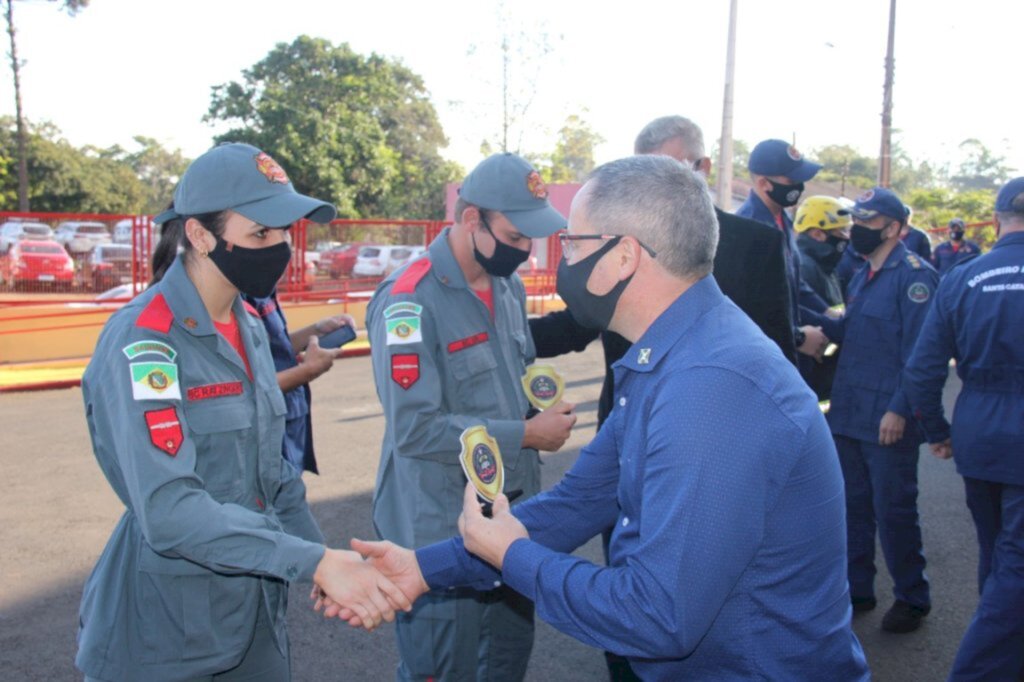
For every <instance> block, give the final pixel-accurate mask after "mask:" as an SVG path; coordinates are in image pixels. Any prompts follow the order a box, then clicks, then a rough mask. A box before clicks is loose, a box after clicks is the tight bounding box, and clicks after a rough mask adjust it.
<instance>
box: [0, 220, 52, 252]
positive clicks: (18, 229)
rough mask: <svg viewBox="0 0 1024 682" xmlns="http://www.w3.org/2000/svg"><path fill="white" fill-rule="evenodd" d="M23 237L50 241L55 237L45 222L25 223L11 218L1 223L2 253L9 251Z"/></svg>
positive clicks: (0, 244) (0, 249) (0, 247)
mask: <svg viewBox="0 0 1024 682" xmlns="http://www.w3.org/2000/svg"><path fill="white" fill-rule="evenodd" d="M22 239H33V240H36V241H48V240H50V239H53V230H51V229H50V226H49V225H45V224H43V223H24V222H21V221H20V220H10V221H8V222H6V223H4V224H3V225H0V254H2V253H7V252H8V251H9V250H10V248H11V247H12V246H14V245H15V244H16V243H18V241H20V240H22Z"/></svg>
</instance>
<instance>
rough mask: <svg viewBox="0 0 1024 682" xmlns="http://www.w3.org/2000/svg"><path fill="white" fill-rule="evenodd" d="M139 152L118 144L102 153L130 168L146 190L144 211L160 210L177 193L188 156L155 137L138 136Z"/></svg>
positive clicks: (187, 162)
mask: <svg viewBox="0 0 1024 682" xmlns="http://www.w3.org/2000/svg"><path fill="white" fill-rule="evenodd" d="M133 139H134V140H135V143H136V144H137V145H139V147H140V148H139V149H138V150H136V151H127V150H125V149H122V148H121V147H119V146H114V147H111V148H110V149H107V150H104V151H103V152H102V153H101V156H104V157H106V158H109V159H113V160H115V161H118V162H120V163H123V164H125V165H126V166H127V167H129V168H130V169H131V170H132V172H133V173H134V174H135V176H136V177H137V178H138V180H139V181H140V182H141V183H142V185H143V186H144V188H145V190H146V197H145V203H144V206H143V212H144V213H147V214H153V213H159V212H160V211H162V210H164V209H165V208H167V204H168V202H169V201H170V200H171V197H172V195H173V194H174V187H175V185H177V184H178V179H179V178H181V176H182V174H183V173H184V172H185V169H186V168H188V164H189V159H187V158H185V156H183V155H182V153H181V150H180V149H175V150H173V151H171V150H168V149H164V147H163V146H162V145H161V144H160V143H159V142H157V141H156V140H155V139H153V138H152V137H146V136H145V135H136V136H135V137H134V138H133Z"/></svg>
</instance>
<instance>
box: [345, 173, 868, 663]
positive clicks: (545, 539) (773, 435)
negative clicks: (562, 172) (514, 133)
mask: <svg viewBox="0 0 1024 682" xmlns="http://www.w3.org/2000/svg"><path fill="white" fill-rule="evenodd" d="M717 239H718V227H717V222H716V219H715V213H714V208H713V206H712V204H711V199H710V196H709V195H708V192H707V188H706V186H705V184H704V181H703V179H701V178H700V176H699V175H697V174H696V173H694V172H693V171H692V170H691V169H689V168H686V167H685V166H684V165H682V164H680V163H679V162H677V161H675V160H673V159H671V158H668V157H665V156H636V157H630V158H626V159H622V160H619V161H615V162H612V163H609V164H606V165H604V166H602V167H600V168H598V169H597V170H595V171H594V173H593V175H592V177H591V179H590V180H589V181H588V182H587V184H586V185H585V186H584V187H583V188H582V189H581V190H580V192H579V194H577V196H576V198H575V199H574V201H573V206H572V212H571V214H570V218H569V228H568V233H567V234H566V235H565V236H564V238H563V255H564V257H565V259H564V260H563V261H562V262H561V263H560V265H559V273H558V291H559V294H560V295H561V296H562V298H563V299H565V301H566V303H567V304H568V306H569V307H570V309H572V311H573V315H574V316H582V317H583V318H584V319H582V320H580V322H581V323H586V324H588V325H592V326H595V327H597V328H602V329H610V330H612V331H615V332H617V333H619V334H621V335H622V336H624V337H625V338H626V339H628V340H629V341H630V342H632V346H631V348H630V349H629V351H628V352H627V353H626V355H625V356H624V357H623V358H622V359H621V360H619V361H618V362H616V363H615V365H614V367H613V369H614V372H615V389H616V390H615V407H614V409H613V410H612V413H611V415H610V416H609V418H608V420H607V421H606V422H605V424H604V425H603V426H602V428H601V430H600V431H599V432H598V435H597V436H596V438H595V439H594V441H593V442H591V443H590V444H589V445H588V446H587V447H585V448H584V449H583V451H582V452H581V453H580V456H579V459H578V460H577V461H576V464H575V465H574V466H573V467H572V469H571V470H570V471H569V472H568V473H567V474H566V476H565V478H563V479H562V481H561V482H560V483H559V484H558V485H557V486H555V487H554V488H553V489H551V490H550V491H547V492H544V493H541V494H540V495H537V496H536V497H534V498H531V499H529V500H527V501H525V502H522V503H521V504H518V505H516V506H515V507H514V508H512V509H510V508H509V505H508V502H507V500H506V499H505V497H504V496H499V497H498V499H497V500H496V502H495V504H494V510H493V519H487V518H484V517H483V516H482V514H481V512H480V508H479V505H478V502H477V500H476V498H475V493H474V490H473V489H472V488H471V487H467V490H466V496H465V499H464V502H465V505H464V509H463V515H462V518H461V519H460V530H461V533H462V537H461V538H454V539H451V540H448V541H444V542H441V543H437V544H435V545H430V546H427V547H423V548H421V549H419V550H417V551H416V552H415V553H413V552H412V551H409V550H405V549H402V548H399V547H397V546H396V545H393V544H390V543H361V542H358V541H356V542H354V543H353V546H354V547H355V548H356V549H357V550H359V551H360V552H362V553H363V554H364V555H367V556H368V557H369V559H370V560H371V561H373V562H374V563H375V565H376V566H377V567H378V568H380V569H381V570H383V571H384V572H385V573H386V574H388V575H390V576H391V578H392V580H394V581H396V584H399V585H400V586H401V587H402V589H403V590H404V591H405V592H406V594H407V595H410V596H412V597H415V596H419V595H420V594H422V593H423V592H426V591H427V590H429V589H433V590H443V589H445V588H447V587H449V586H453V585H471V586H474V587H477V588H480V589H493V586H494V585H495V584H499V583H500V582H502V581H503V582H504V583H506V584H507V585H509V586H510V587H512V588H513V589H515V590H516V591H518V592H520V593H521V594H523V595H526V596H527V597H529V598H531V599H533V600H534V601H535V602H536V606H537V614H538V615H539V616H540V617H541V618H543V619H544V620H546V621H547V622H549V623H550V624H551V625H552V626H554V627H555V628H557V629H559V630H561V631H562V632H565V633H567V634H569V635H571V636H573V637H575V638H577V639H579V640H580V641H582V642H584V643H586V644H589V645H591V646H593V647H597V648H603V649H606V650H609V651H613V652H616V653H618V654H621V655H623V656H626V657H628V658H629V660H630V664H631V665H632V667H633V669H634V670H635V671H636V673H637V674H638V675H639V676H640V677H641V678H642V679H645V680H680V679H714V680H726V679H776V680H793V679H816V680H822V679H837V680H838V679H841V680H861V679H867V678H868V670H867V665H866V663H865V660H864V655H863V652H862V650H861V647H860V644H859V642H858V641H857V638H856V636H855V635H854V634H853V631H852V629H851V626H850V621H851V608H850V597H849V590H848V586H847V579H846V534H845V513H844V505H843V480H842V474H841V472H840V469H839V464H838V460H837V457H836V452H835V448H834V446H833V444H832V439H831V437H830V435H829V431H828V426H827V425H826V423H825V420H824V418H823V416H822V415H821V412H820V410H819V409H818V405H817V402H816V400H815V397H814V395H813V394H812V393H811V392H810V390H809V389H808V388H807V387H806V386H805V385H804V383H803V381H802V380H801V379H800V376H799V375H798V373H797V371H796V369H795V368H794V367H793V366H792V365H791V364H790V363H788V362H787V361H786V360H785V358H784V357H783V356H782V353H781V352H780V351H779V348H778V347H777V346H776V345H775V344H773V343H772V342H771V341H769V340H768V339H767V337H765V336H764V334H762V333H761V332H760V331H759V330H758V328H757V327H756V326H755V325H754V323H753V322H751V321H750V319H749V318H748V317H747V316H746V315H744V314H743V313H742V312H741V311H740V310H739V308H737V307H736V306H735V305H734V304H733V303H732V302H731V301H729V299H727V298H726V297H725V296H724V295H723V294H722V293H721V291H720V290H719V288H718V286H717V284H716V283H715V280H714V278H713V277H710V276H708V275H710V273H711V267H712V261H713V257H714V254H715V246H716V242H717ZM610 526H614V530H613V532H612V536H611V542H610V546H609V565H608V566H598V565H595V564H592V563H590V562H588V561H586V560H584V559H581V558H579V557H576V556H573V555H571V554H569V552H571V551H573V550H574V549H576V548H577V547H579V546H580V545H582V544H583V543H585V542H586V541H587V540H589V539H590V538H591V537H593V536H594V535H595V534H597V533H599V532H600V531H602V530H603V529H605V528H607V527H610ZM337 611H339V609H336V608H334V609H331V610H330V611H329V612H331V613H333V612H337ZM342 615H343V616H351V614H350V613H344V612H342Z"/></svg>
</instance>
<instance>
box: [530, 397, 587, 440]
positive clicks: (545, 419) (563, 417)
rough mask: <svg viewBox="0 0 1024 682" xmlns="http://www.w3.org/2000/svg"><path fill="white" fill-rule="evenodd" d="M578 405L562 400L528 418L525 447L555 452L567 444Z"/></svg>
mask: <svg viewBox="0 0 1024 682" xmlns="http://www.w3.org/2000/svg"><path fill="white" fill-rule="evenodd" d="M574 409H576V406H575V405H573V404H572V403H567V402H565V401H562V402H560V403H558V404H557V405H553V406H551V407H549V408H548V409H546V410H544V411H543V412H541V413H540V414H537V415H534V416H533V417H531V418H530V419H527V420H526V430H525V431H524V432H523V447H524V448H535V449H537V450H544V451H546V452H555V451H556V450H558V449H559V448H560V447H562V446H563V445H565V441H567V440H568V439H569V436H570V434H571V433H572V427H573V425H574V424H575V423H576V415H575V414H573V413H572V411H573V410H574Z"/></svg>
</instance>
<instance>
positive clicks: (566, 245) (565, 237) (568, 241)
mask: <svg viewBox="0 0 1024 682" xmlns="http://www.w3.org/2000/svg"><path fill="white" fill-rule="evenodd" d="M625 236H627V235H624V234H569V233H568V232H560V233H559V234H558V243H559V244H560V245H561V247H562V256H563V257H564V258H565V259H566V260H569V259H571V258H572V257H573V256H575V255H576V253H575V250H576V247H575V244H574V243H575V242H579V241H584V240H592V239H601V240H605V239H622V238H623V237H625ZM633 239H636V237H633ZM636 243H637V244H639V245H640V246H641V247H642V248H643V250H644V251H646V252H647V253H649V254H650V255H651V258H657V256H658V253H657V252H656V251H655V250H654V249H652V248H651V247H649V246H647V244H644V243H643V242H642V241H640V240H639V239H636Z"/></svg>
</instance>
